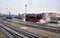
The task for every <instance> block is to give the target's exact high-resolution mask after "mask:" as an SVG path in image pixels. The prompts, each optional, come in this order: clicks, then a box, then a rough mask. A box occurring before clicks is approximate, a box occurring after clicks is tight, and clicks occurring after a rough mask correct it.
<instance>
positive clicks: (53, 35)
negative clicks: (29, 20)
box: [10, 22, 60, 38]
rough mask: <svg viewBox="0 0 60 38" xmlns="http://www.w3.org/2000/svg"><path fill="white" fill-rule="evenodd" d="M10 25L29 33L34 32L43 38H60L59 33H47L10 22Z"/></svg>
mask: <svg viewBox="0 0 60 38" xmlns="http://www.w3.org/2000/svg"><path fill="white" fill-rule="evenodd" d="M10 23H11V24H12V25H14V26H16V27H18V28H20V29H24V30H27V31H29V32H32V33H35V34H38V35H41V36H45V37H48V38H60V34H58V33H54V32H49V31H45V30H41V29H37V28H32V27H28V26H22V25H20V24H18V23H13V22H10Z"/></svg>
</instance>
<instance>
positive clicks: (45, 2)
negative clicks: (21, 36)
mask: <svg viewBox="0 0 60 38" xmlns="http://www.w3.org/2000/svg"><path fill="white" fill-rule="evenodd" d="M25 4H27V9H28V10H27V12H28V13H38V12H39V13H40V12H58V13H60V0H0V13H5V14H8V11H10V12H11V14H18V13H24V12H25Z"/></svg>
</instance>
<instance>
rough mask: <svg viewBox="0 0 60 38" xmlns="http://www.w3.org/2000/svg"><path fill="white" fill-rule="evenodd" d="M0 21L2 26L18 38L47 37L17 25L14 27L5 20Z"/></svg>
mask: <svg viewBox="0 0 60 38" xmlns="http://www.w3.org/2000/svg"><path fill="white" fill-rule="evenodd" d="M0 23H1V25H0V27H2V28H3V29H4V30H6V31H7V32H9V33H10V34H11V35H12V36H14V37H16V38H46V37H43V36H39V35H37V34H33V33H30V32H28V31H25V30H22V29H18V28H17V27H14V26H12V25H11V24H8V23H5V22H3V21H0Z"/></svg>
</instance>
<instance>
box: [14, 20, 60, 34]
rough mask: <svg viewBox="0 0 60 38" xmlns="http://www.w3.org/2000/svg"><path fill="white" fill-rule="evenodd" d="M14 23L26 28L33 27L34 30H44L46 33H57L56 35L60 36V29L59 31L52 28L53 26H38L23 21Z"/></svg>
mask: <svg viewBox="0 0 60 38" xmlns="http://www.w3.org/2000/svg"><path fill="white" fill-rule="evenodd" d="M14 22H15V23H19V24H21V25H24V26H30V27H33V28H38V29H43V30H46V31H50V32H55V33H59V34H60V29H57V28H58V27H51V26H47V25H44V24H40V25H39V24H36V23H31V22H23V21H20V22H17V21H14Z"/></svg>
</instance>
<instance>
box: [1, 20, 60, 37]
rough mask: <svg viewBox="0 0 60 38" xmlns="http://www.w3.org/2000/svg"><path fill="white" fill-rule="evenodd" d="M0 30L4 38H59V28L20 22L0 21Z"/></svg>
mask: <svg viewBox="0 0 60 38" xmlns="http://www.w3.org/2000/svg"><path fill="white" fill-rule="evenodd" d="M0 30H1V32H2V33H3V34H4V35H5V36H6V38H60V28H59V27H53V26H49V25H46V24H45V25H44V24H37V23H32V22H26V21H22V20H6V19H0Z"/></svg>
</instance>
